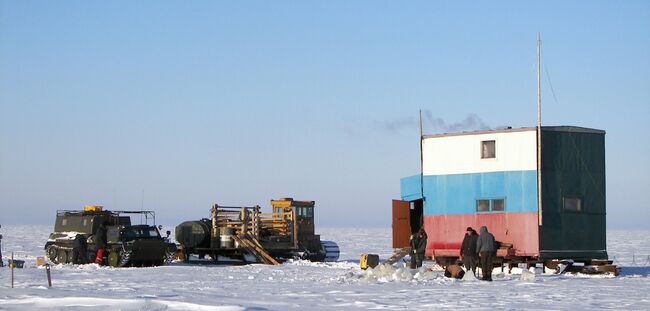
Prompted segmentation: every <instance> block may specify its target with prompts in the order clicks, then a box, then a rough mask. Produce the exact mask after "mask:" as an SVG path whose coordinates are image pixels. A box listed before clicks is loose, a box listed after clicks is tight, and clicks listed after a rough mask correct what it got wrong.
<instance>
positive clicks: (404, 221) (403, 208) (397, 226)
mask: <svg viewBox="0 0 650 311" xmlns="http://www.w3.org/2000/svg"><path fill="white" fill-rule="evenodd" d="M410 207H411V203H410V202H408V201H400V200H393V222H392V227H393V248H403V247H408V246H409V239H410V237H411V209H410Z"/></svg>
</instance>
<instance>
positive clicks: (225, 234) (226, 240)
mask: <svg viewBox="0 0 650 311" xmlns="http://www.w3.org/2000/svg"><path fill="white" fill-rule="evenodd" d="M233 235H235V229H233V228H227V227H222V228H219V237H220V239H221V243H220V245H219V246H221V247H222V248H234V247H235V240H233V238H232V237H233Z"/></svg>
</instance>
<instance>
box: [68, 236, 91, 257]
mask: <svg viewBox="0 0 650 311" xmlns="http://www.w3.org/2000/svg"><path fill="white" fill-rule="evenodd" d="M87 262H88V243H86V236H85V235H83V234H77V236H75V238H74V241H73V242H72V263H74V264H85V263H87Z"/></svg>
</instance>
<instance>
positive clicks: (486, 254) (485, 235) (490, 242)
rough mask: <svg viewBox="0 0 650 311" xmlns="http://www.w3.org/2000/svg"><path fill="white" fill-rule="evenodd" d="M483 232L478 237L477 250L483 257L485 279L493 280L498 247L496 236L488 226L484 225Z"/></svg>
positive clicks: (482, 264)
mask: <svg viewBox="0 0 650 311" xmlns="http://www.w3.org/2000/svg"><path fill="white" fill-rule="evenodd" d="M479 231H480V232H481V233H480V235H479V236H478V239H476V251H477V252H478V254H479V256H480V259H481V271H482V274H483V277H481V280H483V281H490V282H491V281H492V259H493V256H494V252H495V251H496V248H495V247H494V245H495V244H496V243H495V241H494V236H493V235H492V233H489V232H488V230H487V227H486V226H482V227H481V229H480V230H479Z"/></svg>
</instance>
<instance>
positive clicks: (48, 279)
mask: <svg viewBox="0 0 650 311" xmlns="http://www.w3.org/2000/svg"><path fill="white" fill-rule="evenodd" d="M45 273H46V274H47V286H48V287H52V277H51V276H50V264H49V263H46V264H45Z"/></svg>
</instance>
